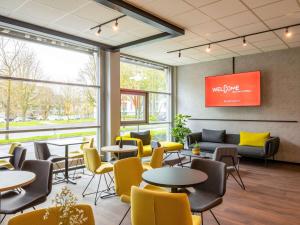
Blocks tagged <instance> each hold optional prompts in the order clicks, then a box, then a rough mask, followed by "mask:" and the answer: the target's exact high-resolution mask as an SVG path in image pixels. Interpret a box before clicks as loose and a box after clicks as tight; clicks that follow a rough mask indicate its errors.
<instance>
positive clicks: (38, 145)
mask: <svg viewBox="0 0 300 225" xmlns="http://www.w3.org/2000/svg"><path fill="white" fill-rule="evenodd" d="M34 153H35V158H36V159H38V160H47V159H49V157H50V156H51V153H50V150H49V148H48V145H47V143H43V142H34Z"/></svg>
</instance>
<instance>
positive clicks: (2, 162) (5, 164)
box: [0, 160, 14, 170]
mask: <svg viewBox="0 0 300 225" xmlns="http://www.w3.org/2000/svg"><path fill="white" fill-rule="evenodd" d="M1 167H2V168H5V169H8V170H11V169H14V167H13V165H11V163H10V162H8V161H6V160H0V168H1Z"/></svg>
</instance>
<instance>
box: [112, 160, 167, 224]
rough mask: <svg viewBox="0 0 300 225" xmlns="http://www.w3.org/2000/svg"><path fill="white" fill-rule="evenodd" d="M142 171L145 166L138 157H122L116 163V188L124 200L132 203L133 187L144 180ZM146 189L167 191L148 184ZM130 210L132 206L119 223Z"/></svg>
mask: <svg viewBox="0 0 300 225" xmlns="http://www.w3.org/2000/svg"><path fill="white" fill-rule="evenodd" d="M142 173H143V166H142V163H141V161H140V159H139V158H137V157H130V158H126V159H121V160H118V161H117V162H116V163H115V164H114V177H115V190H116V194H117V195H118V196H119V197H120V200H121V201H122V202H124V203H127V204H130V196H131V187H132V186H137V187H139V186H140V184H141V182H142ZM145 189H148V190H155V191H165V189H162V188H159V187H156V186H153V185H146V186H145ZM129 210H130V207H129V208H128V210H127V211H126V213H125V215H124V216H123V218H122V220H121V222H120V223H119V224H122V222H123V220H124V219H125V217H126V215H127V214H128V212H129Z"/></svg>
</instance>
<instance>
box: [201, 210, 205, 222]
mask: <svg viewBox="0 0 300 225" xmlns="http://www.w3.org/2000/svg"><path fill="white" fill-rule="evenodd" d="M203 224H204V222H203V212H201V225H203Z"/></svg>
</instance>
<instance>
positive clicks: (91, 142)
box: [80, 137, 95, 150]
mask: <svg viewBox="0 0 300 225" xmlns="http://www.w3.org/2000/svg"><path fill="white" fill-rule="evenodd" d="M82 141H84V142H85V141H88V142H87V143H83V144H81V145H80V149H81V150H84V149H86V148H94V141H95V139H94V138H87V137H83V138H82Z"/></svg>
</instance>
